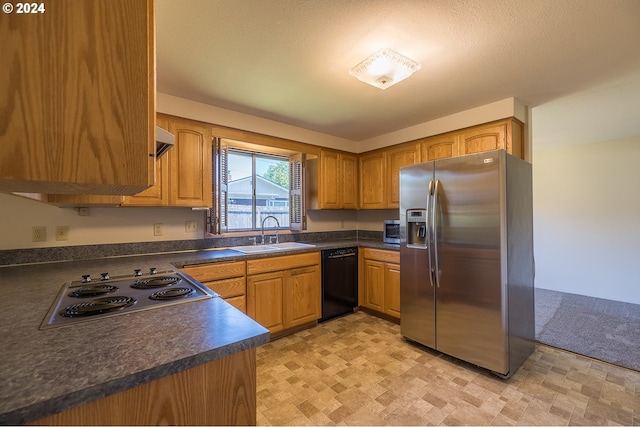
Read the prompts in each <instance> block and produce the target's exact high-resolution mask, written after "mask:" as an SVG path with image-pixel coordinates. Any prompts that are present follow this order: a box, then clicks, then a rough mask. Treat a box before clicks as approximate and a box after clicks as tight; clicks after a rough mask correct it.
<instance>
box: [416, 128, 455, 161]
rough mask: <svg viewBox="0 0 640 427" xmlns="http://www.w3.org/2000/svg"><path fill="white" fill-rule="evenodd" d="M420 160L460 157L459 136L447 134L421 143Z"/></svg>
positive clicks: (426, 139)
mask: <svg viewBox="0 0 640 427" xmlns="http://www.w3.org/2000/svg"><path fill="white" fill-rule="evenodd" d="M420 153H421V154H420V160H421V161H422V162H428V161H430V160H438V159H446V158H448V157H454V156H457V155H458V135H457V134H454V133H447V134H444V135H436V136H432V137H429V138H425V139H423V140H422V141H421V142H420Z"/></svg>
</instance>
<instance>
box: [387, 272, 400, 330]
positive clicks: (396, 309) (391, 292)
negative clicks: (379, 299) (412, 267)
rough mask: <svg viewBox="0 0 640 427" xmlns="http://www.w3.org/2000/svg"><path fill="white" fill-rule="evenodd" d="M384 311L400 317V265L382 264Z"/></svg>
mask: <svg viewBox="0 0 640 427" xmlns="http://www.w3.org/2000/svg"><path fill="white" fill-rule="evenodd" d="M384 308H385V310H384V312H385V313H387V314H389V315H391V316H393V317H398V318H399V317H400V265H398V264H385V266H384Z"/></svg>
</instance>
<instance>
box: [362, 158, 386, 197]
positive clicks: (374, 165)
mask: <svg viewBox="0 0 640 427" xmlns="http://www.w3.org/2000/svg"><path fill="white" fill-rule="evenodd" d="M386 166H387V164H386V155H385V152H384V151H376V152H372V153H365V154H361V155H360V208H361V209H384V208H385V207H386V197H385V190H384V188H385V185H384V183H385V179H386V173H385V171H386Z"/></svg>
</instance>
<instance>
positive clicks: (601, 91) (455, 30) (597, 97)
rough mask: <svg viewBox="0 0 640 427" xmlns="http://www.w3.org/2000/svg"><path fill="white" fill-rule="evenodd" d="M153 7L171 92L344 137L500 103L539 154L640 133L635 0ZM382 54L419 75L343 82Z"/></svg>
mask: <svg viewBox="0 0 640 427" xmlns="http://www.w3.org/2000/svg"><path fill="white" fill-rule="evenodd" d="M156 5H157V6H156V19H157V88H158V91H159V92H162V93H166V94H169V95H175V96H178V97H182V98H186V99H191V100H194V101H198V102H202V103H205V104H209V105H213V106H217V107H222V108H225V109H229V110H232V111H237V112H241V113H246V114H251V115H254V116H258V117H263V118H267V119H271V120H275V121H278V122H282V123H287V124H290V125H294V126H298V127H301V128H305V129H309V130H313V131H317V132H322V133H324V134H327V135H333V136H337V137H341V138H346V139H349V140H353V141H362V140H366V139H369V138H373V137H376V136H379V135H383V134H386V133H389V132H393V131H396V130H399V129H402V128H406V127H409V126H412V125H415V124H419V123H424V122H427V121H430V120H433V119H436V118H439V117H443V116H446V115H449V114H453V113H456V112H459V111H463V110H467V109H470V108H473V107H477V106H481V105H485V104H489V103H492V102H495V101H498V100H502V99H505V98H510V97H515V98H517V99H518V100H519V101H520V102H522V103H523V104H525V105H528V106H530V107H535V108H533V109H532V112H533V113H532V114H533V118H534V120H533V121H534V126H535V127H534V144H536V145H538V139H539V140H540V145H539V146H544V145H545V144H547V145H548V144H554V143H557V142H558V141H559V139H558V138H561V139H563V141H565V140H571V141H574V140H576V139H577V138H579V137H580V135H581V134H583V135H587V136H588V137H589V138H591V139H593V138H600V137H601V136H598V135H595V134H594V132H596V133H602V134H604V135H602V137H603V138H605V139H604V140H615V139H620V138H621V137H628V136H636V135H640V117H638V115H639V111H640V1H639V0H561V1H560V0H527V1H517V0H393V1H390V0H260V1H258V0H157V2H156ZM382 47H390V48H392V49H394V50H396V51H398V52H400V53H402V54H404V55H406V56H408V57H410V58H412V59H414V60H416V61H418V62H420V63H422V69H421V70H420V71H418V72H417V73H416V74H414V75H413V76H412V77H410V78H409V79H408V80H405V81H403V82H400V83H398V84H397V85H396V86H393V87H391V88H389V89H387V90H385V91H382V90H380V89H377V88H374V87H372V86H368V85H366V84H364V83H362V82H360V81H358V80H357V79H355V78H354V77H352V76H350V75H349V69H350V68H352V67H353V66H354V65H356V64H357V63H359V62H360V61H361V60H363V59H364V58H365V57H367V56H368V55H370V54H371V53H373V52H375V51H376V50H378V49H379V48H382ZM558 117H562V120H558ZM621 123H622V124H624V126H620V124H621ZM594 125H596V126H594ZM621 127H622V128H623V129H620V128H621ZM591 128H593V129H591ZM574 131H579V132H580V134H578V135H576V134H574V133H572V132H574ZM629 134H631V135H629ZM588 142H591V141H588ZM572 143H574V142H572Z"/></svg>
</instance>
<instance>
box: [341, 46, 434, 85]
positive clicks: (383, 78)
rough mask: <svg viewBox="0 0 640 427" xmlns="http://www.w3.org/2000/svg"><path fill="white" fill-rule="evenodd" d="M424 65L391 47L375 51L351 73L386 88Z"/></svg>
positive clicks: (363, 80)
mask: <svg viewBox="0 0 640 427" xmlns="http://www.w3.org/2000/svg"><path fill="white" fill-rule="evenodd" d="M421 67H422V65H420V64H418V63H417V62H415V61H414V60H412V59H409V58H407V57H406V56H404V55H401V54H399V53H398V52H395V51H393V50H391V49H386V48H385V49H382V50H379V51H378V52H376V53H374V54H373V55H371V56H370V57H368V58H367V59H365V60H364V61H362V62H361V63H359V64H358V65H356V66H355V67H353V68H352V69H351V70H350V71H349V74H351V75H352V76H354V77H355V78H357V79H358V80H360V81H362V82H365V83H367V84H370V85H371V86H375V87H377V88H379V89H382V90H385V89H386V88H389V87H391V86H393V85H394V84H396V83H398V82H401V81H402V80H404V79H406V78H407V77H409V76H410V75H411V74H413V73H415V72H416V71H418V70H419V69H420V68H421Z"/></svg>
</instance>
